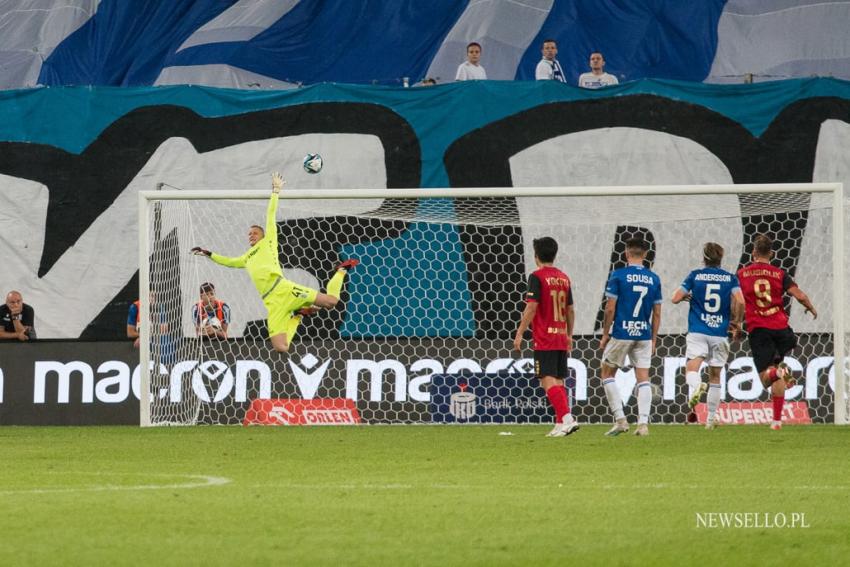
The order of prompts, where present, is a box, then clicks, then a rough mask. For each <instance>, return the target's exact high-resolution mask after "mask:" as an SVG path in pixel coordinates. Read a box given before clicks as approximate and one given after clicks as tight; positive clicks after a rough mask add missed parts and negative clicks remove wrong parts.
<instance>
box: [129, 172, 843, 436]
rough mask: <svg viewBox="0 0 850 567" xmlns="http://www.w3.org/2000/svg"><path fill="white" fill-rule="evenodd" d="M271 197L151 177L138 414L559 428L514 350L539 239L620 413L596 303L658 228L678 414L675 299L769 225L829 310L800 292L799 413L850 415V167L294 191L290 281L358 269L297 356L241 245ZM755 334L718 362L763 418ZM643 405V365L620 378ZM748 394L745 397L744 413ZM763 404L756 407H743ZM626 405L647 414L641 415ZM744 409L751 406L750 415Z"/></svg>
mask: <svg viewBox="0 0 850 567" xmlns="http://www.w3.org/2000/svg"><path fill="white" fill-rule="evenodd" d="M269 197H270V191H267V190H263V191H257V190H234V189H208V190H207V189H205V190H197V189H191V188H187V189H169V190H157V191H142V192H140V193H139V258H140V262H139V300H140V302H141V319H140V321H141V322H140V335H141V340H140V348H139V353H140V366H139V372H140V424H141V425H142V426H155V425H195V424H249V423H270V424H275V423H280V424H287V423H293V424H294V423H308V424H310V423H352V422H358V423H551V420H552V417H551V416H550V415H549V410H548V406H547V405H546V403H545V400H544V399H543V394H542V390H540V389H539V388H538V386H537V380H536V379H534V378H532V377H531V376H530V374H529V372H530V369H531V355H532V353H531V350H530V344H528V345H527V349H526V350H525V351H523V352H512V351H511V348H512V337H513V332H514V331H515V329H516V326H517V323H518V321H519V317H520V313H521V308H522V305H523V295H524V291H525V285H526V281H527V277H528V274H529V273H531V271H533V270H534V256H533V251H532V248H531V245H532V240H533V239H535V238H539V237H541V236H552V237H553V238H555V240H556V241H557V242H558V245H559V251H558V256H557V258H556V260H555V265H556V266H558V267H560V268H561V269H562V270H564V271H565V272H566V273H567V274H568V275H569V276H570V278H571V280H572V283H573V288H574V299H575V309H576V324H575V331H574V347H573V351H572V352H571V354H570V363H569V365H570V370H571V376H570V378H569V379H568V381H567V382H568V384H567V385H568V389H569V390H570V394H571V395H570V401H571V404H572V406H573V413H574V415H576V417H577V418H578V419H579V420H580V421H582V422H584V423H608V422H610V420H611V418H610V416H609V415H608V408H607V405H606V403H605V400H604V392H603V389H602V387H601V384H600V379H599V355H600V352H599V350H598V344H599V338H600V334H601V331H600V324H601V306H602V299H603V291H604V287H605V282H606V281H607V277H608V275H609V273H610V272H611V270H613V269H616V268H617V267H619V266H620V265H622V262H623V251H624V243H625V241H626V240H627V239H628V238H630V237H632V236H642V237H643V238H644V239H645V240H647V241H648V242H649V244H650V254H649V256H648V261H649V262H650V263H651V265H652V269H653V270H654V271H655V272H656V273H658V274H659V276H660V277H661V280H662V286H663V295H664V304H663V307H662V324H661V330H660V335H659V341H658V348H657V352H656V354H655V356H654V357H653V362H652V368H651V370H650V376H651V381H652V383H653V384H654V392H655V399H654V407H653V416H652V421H653V422H657V423H682V422H684V419H685V414H686V412H685V411H684V407H685V403H686V400H687V398H688V395H689V391H688V386H687V385H686V384H685V380H684V353H685V341H684V336H685V333H686V331H687V311H688V308H687V306H683V305H679V306H675V305H672V304H671V303H670V302H669V298H670V296H671V295H672V294H673V291H674V290H675V289H676V288H677V287H678V286H679V284H680V283H681V282H682V280H683V278H684V277H685V276H686V275H687V274H688V272H689V271H690V270H692V269H694V268H697V267H700V266H701V264H702V252H701V251H702V245H703V244H704V243H705V242H708V241H711V242H717V243H719V244H721V245H722V246H723V247H724V249H725V251H726V253H725V256H724V259H723V267H724V268H725V269H727V270H729V271H733V272H734V271H735V270H737V269H738V267H739V266H740V265H741V263H743V262H746V261H748V258H749V252H750V249H749V247H748V245H749V244H750V243H751V239H752V237H753V236H754V235H755V234H757V233H760V232H766V233H769V234H770V235H771V236H772V237H773V238H774V241H775V252H776V256H775V262H774V263H775V264H776V265H779V266H781V267H783V268H784V269H785V270H786V271H787V272H788V273H790V274H791V275H792V277H794V279H795V281H797V283H798V284H799V285H800V287H801V289H803V290H804V291H805V292H806V293H807V294H808V295H809V297H810V298H811V299H812V301H813V303H814V304H815V306H816V307H817V308H818V311H819V317H818V318H817V319H816V320H813V319H812V318H811V317H809V316H808V315H806V314H804V312H803V308H802V307H801V306H800V305H798V304H796V303H795V304H790V303H788V304H786V308H787V309H788V310H789V313H790V324H791V327H792V328H793V329H794V330H795V332H796V333H797V335H798V340H799V345H798V347H797V348H796V349H795V351H794V352H793V353H791V354H790V355H789V356H788V357H786V362H787V363H788V364H789V366H791V368H792V370H794V371H795V373H796V374H797V375H798V376H799V380H798V384H797V386H795V387H794V388H791V389H790V390H789V391H788V393H787V394H786V411H787V415H788V416H790V418H791V419H792V421H794V420H796V421H797V422H799V423H807V422H814V423H836V424H848V423H850V405H848V404H850V395H848V390H850V383H848V377H847V376H848V369H847V365H846V362H845V364H833V361H846V360H847V349H848V345H850V343H848V334H847V331H846V327H845V321H846V320H847V317H848V313H850V302H848V297H847V295H848V294H847V291H846V285H847V282H848V280H847V278H846V271H847V269H848V265H850V262H848V261H847V260H846V259H845V249H850V242H848V239H850V231H848V230H847V226H848V224H850V216H848V212H847V211H848V209H847V207H846V205H847V203H846V202H845V198H844V194H843V187H842V185H841V184H840V183H790V184H778V185H777V184H774V185H691V186H629V187H625V186H614V187H523V188H475V189H321V190H297V189H288V188H287V189H284V191H282V192H281V194H280V203H279V206H278V210H277V213H276V214H277V217H276V220H277V231H278V242H279V258H280V260H281V265H282V267H283V271H284V277H285V278H286V279H289V280H291V281H294V282H295V283H297V284H299V285H302V286H307V287H311V288H314V289H320V291H323V288H324V285H325V284H326V282H327V280H328V278H329V276H330V275H331V274H332V273H333V271H334V269H335V266H336V265H337V264H338V263H339V262H340V261H342V260H344V259H347V258H351V257H355V258H358V259H359V260H360V265H359V266H357V267H356V268H355V269H353V270H352V271H351V272H350V273H349V274H348V277H347V281H346V282H345V286H344V290H343V295H342V297H341V300H342V301H341V303H342V304H344V307H341V308H339V309H335V310H332V311H331V310H323V311H320V312H319V313H316V314H314V315H308V316H305V317H304V318H303V320H302V321H301V324H300V326H299V327H298V330H297V333H296V336H295V338H294V340H293V344H292V346H291V348H290V352H289V353H287V354H280V353H277V352H275V351H273V350H272V349H271V345H270V343H269V341H268V337H267V329H266V323H265V319H266V312H265V308H264V306H263V303H262V300H261V299H260V297H259V295H258V293H257V292H256V290H255V289H254V287H253V285H252V284H251V281H250V279H249V278H248V275H247V273H246V272H245V270H242V269H231V268H226V267H223V266H220V265H217V264H215V263H213V262H211V261H209V260H208V259H207V258H205V257H200V256H194V255H192V254H191V253H190V249H191V248H192V247H195V246H200V247H202V248H205V249H209V250H212V251H213V252H216V253H219V254H222V255H225V256H239V255H241V254H243V253H244V252H245V251H246V250H248V248H249V245H248V242H247V238H246V234H247V231H248V229H249V227H250V226H251V225H260V226H263V225H264V224H265V221H264V219H265V211H266V205H267V203H268V199H269ZM203 284H212V286H213V287H214V289H215V294H216V297H217V298H218V300H220V301H223V302H225V303H227V304H228V306H229V313H230V319H229V320H228V321H226V323H227V329H226V332H220V333H218V334H216V333H207V332H206V330H205V328H203V325H204V324H205V323H204V322H201V321H199V320H198V319H196V318H195V317H194V316H193V308H194V307H196V306H197V305H198V304H199V301H200V299H199V292H200V289H201V286H202V285H203ZM750 356H751V355H750V352H749V347H748V345H747V343H746V341H742V342H739V343H736V344H733V347H732V354H731V355H730V358H729V363H728V365H727V368H726V369H725V371H724V373H723V379H722V396H723V401H724V404H725V406H726V407H728V408H729V410H728V411H729V412H734V411H742V412H744V413H743V414H741V415H745V416H755V418H754V419H756V420H757V418H758V415H760V414H759V411H760V410H759V408H760V407H761V406H760V404H764V403H766V402H765V400H766V399H767V394H766V392H765V390H764V388H763V387H762V386H761V383H760V381H759V380H758V378H757V375H756V374H755V372H754V369H753V367H752V359H751V358H750ZM617 383H618V386H619V387H620V390H621V393H622V394H623V395H622V398H623V400H624V402H627V404H628V406H629V407H630V408H631V409H630V410H629V411H632V410H633V408H634V399H633V386H634V374H633V372H619V373H618V375H617ZM741 408H743V409H741ZM748 412H749V413H748ZM627 415H632V414H629V413H628V412H627ZM746 419H750V418H749V417H747V418H746Z"/></svg>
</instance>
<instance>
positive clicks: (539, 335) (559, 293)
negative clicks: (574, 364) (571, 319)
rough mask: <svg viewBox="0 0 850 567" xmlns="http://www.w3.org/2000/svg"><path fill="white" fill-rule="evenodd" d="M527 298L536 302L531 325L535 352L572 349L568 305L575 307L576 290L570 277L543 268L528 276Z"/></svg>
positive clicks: (553, 269)
mask: <svg viewBox="0 0 850 567" xmlns="http://www.w3.org/2000/svg"><path fill="white" fill-rule="evenodd" d="M525 299H526V301H527V302H529V303H537V312H536V313H535V314H534V319H533V320H532V322H531V331H532V335H533V337H534V350H570V344H569V340H568V339H567V306H568V305H572V304H573V289H572V285H571V284H570V278H568V277H567V274H565V273H564V272H562V271H561V270H559V269H558V268H555V267H553V266H543V267H542V268H540V269H539V270H537V271H536V272H534V273H533V274H531V276H529V278H528V292H527V293H526V296H525Z"/></svg>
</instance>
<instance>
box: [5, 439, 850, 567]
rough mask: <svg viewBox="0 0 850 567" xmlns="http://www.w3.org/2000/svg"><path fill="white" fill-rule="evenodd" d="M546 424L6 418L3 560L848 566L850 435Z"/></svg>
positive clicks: (15, 562)
mask: <svg viewBox="0 0 850 567" xmlns="http://www.w3.org/2000/svg"><path fill="white" fill-rule="evenodd" d="M547 430H548V428H544V427H538V426H419V427H407V426H374V427H313V428H261V427H255V428H238V427H189V428H154V429H144V430H143V429H139V428H133V427H82V428H70V427H69V428H29V427H7V428H2V429H0V480H2V485H0V502H2V504H0V565H39V566H41V565H205V566H206V565H464V566H469V565H488V566H489V565H535V566H538V565H586V564H605V565H688V564H690V565H699V564H702V565H726V564H728V565H783V564H786V565H840V564H846V563H847V562H848V561H850V559H848V558H850V536H848V534H850V467H848V463H850V460H849V459H848V457H850V429H847V428H839V427H835V426H808V427H805V426H799V427H785V428H784V429H783V430H782V431H780V432H773V431H770V430H769V429H768V428H767V427H766V426H760V427H756V426H738V427H725V428H721V429H718V430H716V431H713V432H707V431H704V430H703V429H702V428H701V427H694V426H690V427H685V426H655V427H653V428H652V429H651V435H650V437H647V438H636V437H634V436H632V435H631V434H629V435H627V436H621V437H618V438H614V439H609V438H606V437H604V436H603V435H602V434H603V432H604V431H605V428H604V427H601V426H595V427H590V426H585V427H583V428H582V429H581V431H579V432H577V433H576V434H575V435H572V436H570V437H567V438H560V439H551V438H546V437H544V434H545V433H546V431H547ZM501 432H511V433H513V435H510V436H508V435H500V433H501ZM709 513H723V514H734V513H738V514H750V516H742V515H739V516H738V518H739V520H738V522H739V523H745V522H750V524H751V527H743V526H740V527H735V526H734V525H732V526H730V527H721V526H720V520H719V519H717V518H719V516H714V518H715V521H716V522H717V524H716V527H711V526H710V523H711V521H712V520H711V516H708V515H707V514H709ZM766 514H767V516H765V515H766ZM793 514H802V515H803V518H804V520H803V522H804V523H802V522H800V521H799V520H798V523H800V524H801V525H798V526H797V527H794V528H790V527H786V528H778V527H766V526H764V525H763V524H764V522H765V521H770V522H773V523H779V522H780V521H781V518H782V515H784V516H785V518H786V521H787V522H789V523H790V521H791V519H792V515H793ZM700 515H702V516H700ZM700 517H702V519H703V521H704V525H700ZM726 517H727V518H732V516H726ZM765 518H767V520H766V519H765ZM797 518H799V516H797ZM729 521H732V520H729ZM755 522H758V523H759V525H758V526H755V525H753V524H754V523H755Z"/></svg>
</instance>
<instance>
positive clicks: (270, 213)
mask: <svg viewBox="0 0 850 567" xmlns="http://www.w3.org/2000/svg"><path fill="white" fill-rule="evenodd" d="M277 201H278V195H277V193H272V196H271V199H269V207H268V210H267V211H266V234H265V236H264V237H263V238H262V239H261V240H260V241H259V242H257V243H256V244H254V245H253V246H252V247H251V248H250V249H249V250H248V251H247V252H245V253H244V254H242V255H241V256H238V257H236V258H231V257H229V256H222V255H220V254H216V253H215V252H213V253H212V254H210V260H212V261H213V262H215V263H216V264H221V265H222V266H227V267H229V268H245V269H246V270H248V275H249V276H251V281H252V282H254V287H255V288H257V292H258V293H259V294H260V296H265V295H266V294H267V293H268V292H269V291H271V289H272V287H273V286H274V285H275V282H277V280H278V278H282V277H283V271H281V269H280V262H279V261H278V256H277V223H276V222H275V216H276V215H277Z"/></svg>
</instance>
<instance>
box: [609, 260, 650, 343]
mask: <svg viewBox="0 0 850 567" xmlns="http://www.w3.org/2000/svg"><path fill="white" fill-rule="evenodd" d="M605 296H606V297H607V298H608V299H616V300H617V307H616V310H615V312H614V328H613V329H612V331H611V336H612V337H614V338H615V339H620V340H626V341H648V340H651V339H652V308H653V306H655V304H657V303H661V278H659V277H658V274H656V273H655V272H653V271H652V270H648V269H646V268H644V267H643V266H639V265H637V264H630V265H628V266H626V267H625V268H620V269H619V270H614V271H613V272H611V276H610V277H609V278H608V285H607V286H605Z"/></svg>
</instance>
